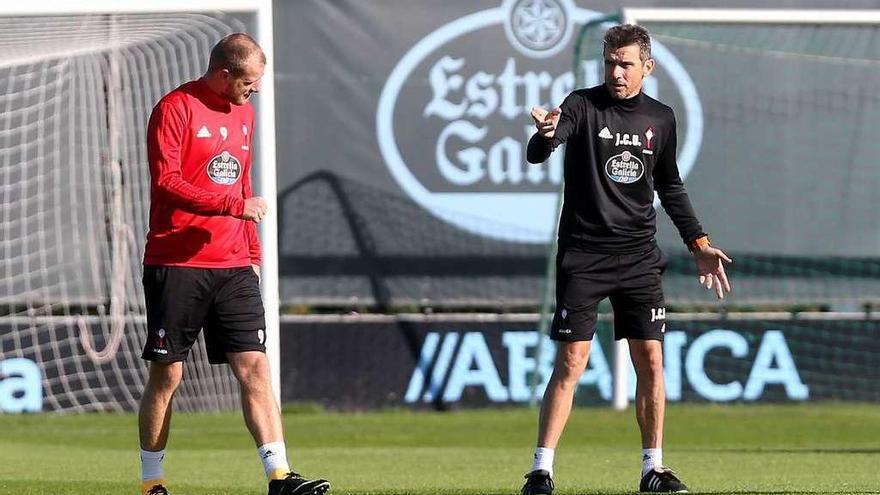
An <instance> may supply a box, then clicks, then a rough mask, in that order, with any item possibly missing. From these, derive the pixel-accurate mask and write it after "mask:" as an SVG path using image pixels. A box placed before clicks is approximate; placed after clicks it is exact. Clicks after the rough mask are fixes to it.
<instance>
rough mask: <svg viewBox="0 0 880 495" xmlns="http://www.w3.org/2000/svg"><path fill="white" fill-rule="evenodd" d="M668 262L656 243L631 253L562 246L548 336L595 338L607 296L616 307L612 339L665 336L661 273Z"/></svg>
mask: <svg viewBox="0 0 880 495" xmlns="http://www.w3.org/2000/svg"><path fill="white" fill-rule="evenodd" d="M666 264H667V259H666V256H665V255H664V254H663V252H662V251H660V248H659V247H657V246H652V247H650V248H648V249H645V250H644V251H640V252H637V253H632V254H600V253H589V252H585V251H582V250H578V249H572V248H568V249H563V248H560V251H559V254H558V255H557V257H556V313H555V314H554V315H553V325H552V327H551V329H550V337H551V338H552V339H553V340H559V341H566V342H571V341H582V340H593V335H594V334H595V333H596V319H597V308H598V306H599V302H600V301H601V300H602V299H605V298H606V297H608V298H610V299H611V306H612V308H613V309H614V338H615V339H650V340H663V334H664V332H665V331H666V305H665V303H664V301H663V287H662V285H661V282H660V277H661V275H662V274H663V271H664V270H665V269H666Z"/></svg>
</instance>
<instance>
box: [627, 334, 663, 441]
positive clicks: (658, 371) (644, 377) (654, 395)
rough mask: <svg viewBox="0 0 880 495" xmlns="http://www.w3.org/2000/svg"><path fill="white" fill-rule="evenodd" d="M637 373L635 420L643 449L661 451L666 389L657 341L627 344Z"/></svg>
mask: <svg viewBox="0 0 880 495" xmlns="http://www.w3.org/2000/svg"><path fill="white" fill-rule="evenodd" d="M629 353H630V357H632V361H633V366H634V367H635V369H636V377H637V383H636V419H637V420H638V422H639V429H640V430H641V432H642V448H643V449H659V448H662V447H663V419H664V414H665V410H666V389H665V385H664V382H663V345H662V343H661V342H660V341H659V340H637V339H630V340H629Z"/></svg>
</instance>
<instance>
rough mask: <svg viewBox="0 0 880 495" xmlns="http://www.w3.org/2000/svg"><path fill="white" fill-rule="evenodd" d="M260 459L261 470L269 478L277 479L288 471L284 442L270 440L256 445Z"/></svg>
mask: <svg viewBox="0 0 880 495" xmlns="http://www.w3.org/2000/svg"><path fill="white" fill-rule="evenodd" d="M257 453H258V454H259V455H260V460H261V461H263V471H265V472H266V477H267V478H269V479H278V478H280V477H282V476H284V475H285V474H287V473H288V472H290V466H289V465H288V464H287V449H286V448H285V446H284V442H270V443H266V444H263V445H261V446H259V447H257Z"/></svg>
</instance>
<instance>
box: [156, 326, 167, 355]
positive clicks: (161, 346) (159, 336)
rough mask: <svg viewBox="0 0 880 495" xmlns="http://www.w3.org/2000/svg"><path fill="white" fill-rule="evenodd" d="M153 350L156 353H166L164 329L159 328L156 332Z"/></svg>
mask: <svg viewBox="0 0 880 495" xmlns="http://www.w3.org/2000/svg"><path fill="white" fill-rule="evenodd" d="M153 352H155V353H156V354H168V349H166V348H165V329H164V328H160V329H159V331H158V332H156V345H155V346H154V347H153Z"/></svg>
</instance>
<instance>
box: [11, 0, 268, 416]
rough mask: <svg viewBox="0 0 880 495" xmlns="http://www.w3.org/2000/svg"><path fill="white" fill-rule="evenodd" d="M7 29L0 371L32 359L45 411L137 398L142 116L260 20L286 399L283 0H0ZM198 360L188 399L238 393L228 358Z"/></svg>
mask: <svg viewBox="0 0 880 495" xmlns="http://www.w3.org/2000/svg"><path fill="white" fill-rule="evenodd" d="M241 19H246V22H245V21H242V20H241ZM0 28H2V29H0V31H2V32H0V71H3V72H2V74H3V75H2V76H0V80H4V82H3V86H5V88H4V87H3V86H0V108H3V114H2V117H0V224H2V226H0V251H2V252H3V259H2V260H0V275H2V276H3V277H4V281H3V282H2V283H0V380H3V379H4V378H6V377H7V376H4V375H8V376H13V375H12V374H10V373H9V372H8V371H4V368H3V367H2V365H3V363H4V362H5V363H7V364H9V363H13V362H14V363H15V364H16V366H18V364H19V363H25V364H26V365H27V363H26V362H28V361H29V362H31V363H33V364H35V365H36V368H38V369H39V370H40V375H41V381H42V385H41V387H40V396H41V397H40V398H41V402H42V405H41V407H40V408H39V410H56V411H90V410H132V409H134V408H136V406H137V401H138V400H139V394H140V389H142V386H143V380H144V377H145V372H146V366H145V365H144V364H143V362H142V361H141V360H140V358H139V347H140V346H142V344H143V341H144V337H145V313H144V308H143V294H142V288H141V287H140V269H139V267H140V263H141V262H142V256H143V235H144V234H145V231H146V227H147V225H146V223H147V216H148V215H147V214H148V212H147V208H146V206H147V204H148V199H147V198H148V197H149V172H148V167H147V163H146V145H145V139H146V136H145V124H146V120H147V118H148V117H149V111H150V109H151V108H152V106H153V105H154V104H155V103H156V102H157V101H158V98H160V97H161V96H162V95H163V94H164V93H165V92H167V91H170V90H171V89H173V88H174V87H176V86H178V85H180V84H182V83H184V82H186V81H188V80H191V79H195V78H197V77H198V76H200V75H201V74H202V73H204V70H205V68H206V65H207V57H208V55H209V53H210V49H211V47H212V46H213V44H214V43H216V42H217V41H218V40H219V39H220V38H221V37H222V36H224V35H225V34H228V33H230V32H234V31H240V30H248V31H250V32H251V34H252V35H254V37H255V38H256V39H257V40H258V42H259V43H260V45H261V47H262V48H263V50H264V52H265V53H266V57H267V60H268V63H267V66H266V71H265V75H264V77H263V80H262V86H261V91H260V93H259V95H258V96H257V99H256V105H257V113H256V119H257V133H258V143H259V144H258V147H257V149H256V150H255V157H254V174H255V176H254V183H255V189H256V194H258V195H261V196H263V197H264V198H265V199H266V201H267V202H268V204H269V214H268V215H267V217H266V218H265V219H264V221H263V222H262V223H261V224H260V238H261V242H262V248H263V266H262V279H261V289H262V294H263V300H264V305H265V310H266V325H267V328H266V333H267V347H268V349H267V352H268V355H269V360H270V363H271V373H272V386H273V390H274V392H275V394H276V397H279V398H280V390H281V384H280V365H279V361H280V355H279V281H278V274H279V267H278V232H277V219H278V212H277V200H276V197H277V186H276V168H275V161H276V153H275V105H274V102H275V100H274V92H275V91H274V72H273V67H274V56H273V55H274V53H273V52H274V50H273V15H272V1H271V0H151V1H148V2H145V1H142V0H89V1H84V2H71V1H62V0H32V1H30V2H4V3H3V5H2V6H0ZM196 353H201V354H202V355H203V354H204V351H203V349H201V348H199V344H197V348H196V349H194V352H193V354H196ZM28 366H29V365H28ZM186 368H187V369H188V371H186V372H185V373H188V374H187V375H185V378H184V384H183V385H182V386H181V391H180V392H179V396H178V398H179V400H178V401H176V403H175V405H176V407H178V408H180V409H184V410H207V409H228V408H235V407H238V390H237V387H236V384H235V383H234V381H233V380H231V379H230V378H231V374H230V373H229V372H228V371H219V370H218V369H219V368H226V367H211V366H209V365H207V361H206V359H199V358H196V357H194V356H190V360H189V361H188V365H187V367H186ZM9 369H12V368H11V367H10V368H9ZM16 369H18V368H16ZM25 369H27V368H25ZM13 377H14V378H20V377H18V376H13ZM188 379H189V381H190V382H191V383H194V384H196V385H189V388H187V387H188V385H187V384H186V382H187V380H188ZM0 399H2V397H0ZM0 402H2V400H0ZM13 402H15V401H13ZM22 403H23V402H22ZM29 404H30V402H29ZM0 406H3V404H0ZM4 410H9V411H15V410H31V411H32V410H37V408H35V407H30V406H27V407H25V406H19V405H15V404H13V405H12V406H11V407H9V408H6V409H4Z"/></svg>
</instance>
